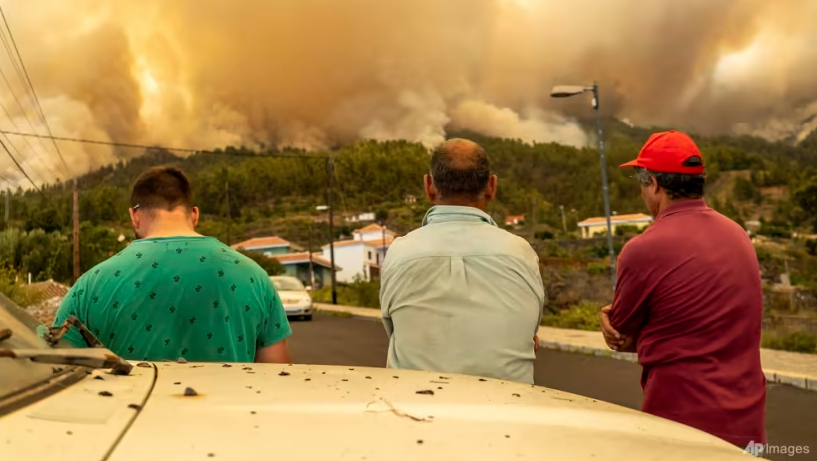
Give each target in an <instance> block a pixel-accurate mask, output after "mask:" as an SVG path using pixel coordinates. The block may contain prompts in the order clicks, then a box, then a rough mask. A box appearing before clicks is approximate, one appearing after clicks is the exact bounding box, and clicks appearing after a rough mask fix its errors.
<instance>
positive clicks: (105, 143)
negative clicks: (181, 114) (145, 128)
mask: <svg viewBox="0 0 817 461" xmlns="http://www.w3.org/2000/svg"><path fill="white" fill-rule="evenodd" d="M0 133H2V134H6V135H9V134H10V135H13V136H24V137H31V138H42V139H52V140H56V141H68V142H76V143H81V144H98V145H103V146H114V147H127V148H132V149H161V150H166V151H169V152H185V153H189V154H210V155H233V156H239V157H288V158H305V159H313V158H321V159H325V158H328V157H329V155H326V154H291V153H285V152H258V153H239V152H227V151H220V152H216V151H213V150H206V149H193V148H189V147H167V146H160V145H155V144H154V145H148V144H133V143H124V142H114V141H99V140H95V139H81V138H68V137H64V136H46V135H42V134H38V133H23V132H19V131H8V130H0Z"/></svg>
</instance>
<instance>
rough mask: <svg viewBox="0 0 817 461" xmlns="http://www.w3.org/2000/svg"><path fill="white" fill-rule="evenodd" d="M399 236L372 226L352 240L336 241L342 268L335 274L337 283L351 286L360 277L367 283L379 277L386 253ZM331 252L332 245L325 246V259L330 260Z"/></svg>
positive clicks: (337, 260)
mask: <svg viewBox="0 0 817 461" xmlns="http://www.w3.org/2000/svg"><path fill="white" fill-rule="evenodd" d="M396 235H397V234H395V233H394V232H393V231H391V230H389V229H386V228H384V227H381V226H378V225H377V224H371V225H369V226H366V227H364V228H362V229H357V230H355V231H354V232H352V240H341V241H339V242H335V243H334V247H335V265H336V267H337V266H339V270H338V271H337V274H336V275H335V277H336V278H337V281H339V282H346V283H348V282H353V281H354V280H355V277H358V276H359V277H361V278H363V280H372V278H377V277H379V276H380V266H381V264H382V263H383V259H384V258H385V257H386V251H387V250H388V248H389V245H390V244H391V242H393V241H394V239H395V237H396ZM384 237H385V238H384ZM329 251H330V250H329V245H324V246H323V255H322V256H323V258H324V259H330V253H329Z"/></svg>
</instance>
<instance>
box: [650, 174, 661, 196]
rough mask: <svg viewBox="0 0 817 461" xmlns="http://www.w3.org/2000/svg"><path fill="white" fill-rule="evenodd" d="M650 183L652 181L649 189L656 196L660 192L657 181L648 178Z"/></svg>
mask: <svg viewBox="0 0 817 461" xmlns="http://www.w3.org/2000/svg"><path fill="white" fill-rule="evenodd" d="M650 181H652V185H651V186H650V188H651V189H652V192H653V194H656V195H657V194H658V193H659V192H661V185H660V184H658V179H656V178H655V176H650Z"/></svg>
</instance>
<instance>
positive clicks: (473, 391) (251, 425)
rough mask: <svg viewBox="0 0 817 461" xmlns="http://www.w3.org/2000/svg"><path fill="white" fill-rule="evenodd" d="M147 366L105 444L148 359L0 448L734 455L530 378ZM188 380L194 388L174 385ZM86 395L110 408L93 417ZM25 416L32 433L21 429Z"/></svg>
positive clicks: (444, 456)
mask: <svg viewBox="0 0 817 461" xmlns="http://www.w3.org/2000/svg"><path fill="white" fill-rule="evenodd" d="M154 366H155V367H156V372H157V380H156V383H155V386H154V387H153V390H152V392H151V394H150V397H149V398H148V399H147V401H146V402H145V405H144V407H143V408H142V409H141V410H140V411H139V414H138V417H136V419H135V421H133V424H132V425H131V426H130V428H129V429H127V431H126V432H125V434H124V436H123V437H122V439H121V441H119V443H118V444H116V446H115V447H114V444H115V443H116V440H117V433H121V432H122V431H123V430H125V428H126V427H127V424H128V422H129V416H133V415H134V414H135V413H136V411H135V410H133V409H130V408H128V407H127V404H128V403H131V401H134V402H138V401H139V398H138V397H139V395H140V394H141V393H144V391H145V389H144V388H145V387H146V386H148V385H149V384H151V382H152V379H151V373H152V371H153V369H152V368H138V367H136V368H134V374H135V375H134V376H129V377H112V376H110V377H108V376H106V381H97V382H93V381H92V380H86V381H84V382H82V383H78V384H76V385H75V386H74V387H72V388H69V389H68V390H67V391H63V392H61V393H59V394H57V395H55V396H53V397H52V398H51V399H55V402H56V400H60V401H61V403H59V404H57V403H55V404H54V405H56V406H57V407H62V408H64V411H65V413H66V414H72V415H74V416H72V417H71V418H69V419H67V420H65V421H62V422H54V421H53V420H49V421H46V420H44V419H43V418H42V417H40V418H39V419H32V415H33V414H36V411H33V410H35V409H36V408H34V407H41V406H42V405H41V404H43V403H45V404H49V400H51V399H49V400H46V401H45V402H40V403H38V404H36V405H34V406H32V407H30V408H28V409H25V410H21V411H19V412H17V413H15V414H13V415H11V416H10V417H6V418H3V419H0V434H3V435H4V436H5V437H6V438H7V439H9V434H11V437H10V438H11V440H12V441H13V442H12V444H11V446H13V447H16V451H11V452H9V451H7V449H8V448H7V447H9V444H8V442H7V444H6V445H5V447H6V448H0V459H21V460H22V459H60V460H61V461H67V460H73V459H77V460H80V459H82V460H84V461H85V460H99V459H103V458H102V457H100V455H102V452H103V451H104V450H101V449H100V450H96V449H95V450H90V451H89V448H88V447H105V446H107V447H108V448H109V449H111V448H112V449H113V451H112V453H111V454H110V457H109V458H107V459H109V460H111V461H137V460H139V461H143V460H144V459H155V460H163V459H208V457H209V456H210V455H212V457H213V458H214V459H219V460H240V461H246V460H247V459H255V458H257V457H262V458H270V459H272V458H275V459H287V460H301V459H302V460H318V459H322V460H335V459H354V460H360V459H366V460H389V461H395V460H397V461H399V460H414V459H422V460H424V461H431V460H448V461H450V460H459V459H462V460H476V459H479V460H505V459H537V460H541V459H549V460H594V461H599V460H608V459H609V460H619V459H622V458H627V459H629V460H631V461H640V460H659V459H660V460H695V461H705V460H712V461H715V460H718V461H728V460H731V459H735V460H738V459H740V460H743V461H745V460H746V459H747V458H746V457H745V454H744V453H743V452H742V451H741V450H739V449H737V448H735V447H733V446H731V445H729V444H728V443H726V442H724V441H722V440H720V439H717V438H716V437H714V436H711V435H708V434H705V433H703V432H701V431H698V430H695V429H692V428H689V427H686V426H683V425H680V424H677V423H674V422H671V421H668V420H664V419H661V418H656V417H653V416H650V415H646V414H643V413H640V412H637V411H633V410H629V409H625V408H622V407H618V406H615V405H612V404H607V403H603V402H598V401H595V400H592V399H588V398H585V397H580V396H577V395H573V394H568V393H564V392H560V391H555V390H551V389H548V388H543V387H538V386H530V385H524V384H515V383H507V382H502V381H496V380H484V379H480V378H476V377H466V376H459V375H441V374H439V373H435V374H431V373H425V372H415V371H402V370H389V369H367V368H358V369H354V368H348V367H324V366H309V365H296V366H283V365H262V364H247V365H243V364H231V366H226V365H222V364H192V363H187V364H177V363H158V364H154ZM109 378H110V379H109ZM120 381H121V382H123V383H127V384H125V385H124V387H122V389H121V390H118V391H116V392H114V391H112V392H113V393H114V397H100V396H98V395H97V393H96V391H97V387H100V385H101V384H102V383H105V384H113V383H114V382H120ZM101 387H105V386H101ZM101 387H100V388H101ZM188 387H189V388H191V389H193V390H195V392H196V393H197V395H195V396H184V392H185V389H186V388H188ZM127 389H131V390H130V391H128V390H127ZM418 391H431V392H433V395H431V394H429V393H428V392H424V393H418ZM117 393H118V394H121V395H120V396H117ZM77 398H82V399H84V400H82V402H78V401H76V399H77ZM114 402H115V405H113V403H114ZM98 405H102V406H105V407H111V408H113V410H111V409H108V410H106V411H107V412H108V414H107V416H97V417H96V418H94V417H93V414H94V411H96V410H94V408H95V406H98ZM100 411H101V410H100ZM44 426H49V427H50V429H49V431H43V430H42V429H41V428H42V427H44ZM35 427H36V430H37V436H36V437H34V435H33V433H26V431H27V430H32V431H33V429H34V428H35ZM67 430H70V431H72V432H73V435H72V436H66V434H65V432H66V431H67ZM9 431H11V432H9ZM35 440H37V441H38V442H35ZM0 447H2V445H0ZM74 451H77V452H79V453H81V456H80V455H77V454H75V453H73V452H74ZM6 454H9V456H8V457H7V456H6ZM262 454H264V455H263V456H262ZM12 455H16V456H12ZM58 455H59V456H58Z"/></svg>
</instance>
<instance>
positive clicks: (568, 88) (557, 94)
mask: <svg viewBox="0 0 817 461" xmlns="http://www.w3.org/2000/svg"><path fill="white" fill-rule="evenodd" d="M587 91H591V92H593V108H594V109H596V126H597V127H598V130H599V162H601V189H602V193H603V195H604V216H605V217H606V218H607V251H608V252H609V254H610V269H611V270H612V272H613V288H615V286H616V252H615V249H613V232H612V225H611V224H610V192H609V189H608V187H607V161H606V160H605V158H604V131H603V130H602V128H601V113H600V112H599V86H598V84H597V83H596V82H593V86H580V85H559V86H554V87H553V90H551V92H550V97H552V98H569V97H571V96H576V95H578V94H582V93H584V92H587Z"/></svg>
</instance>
